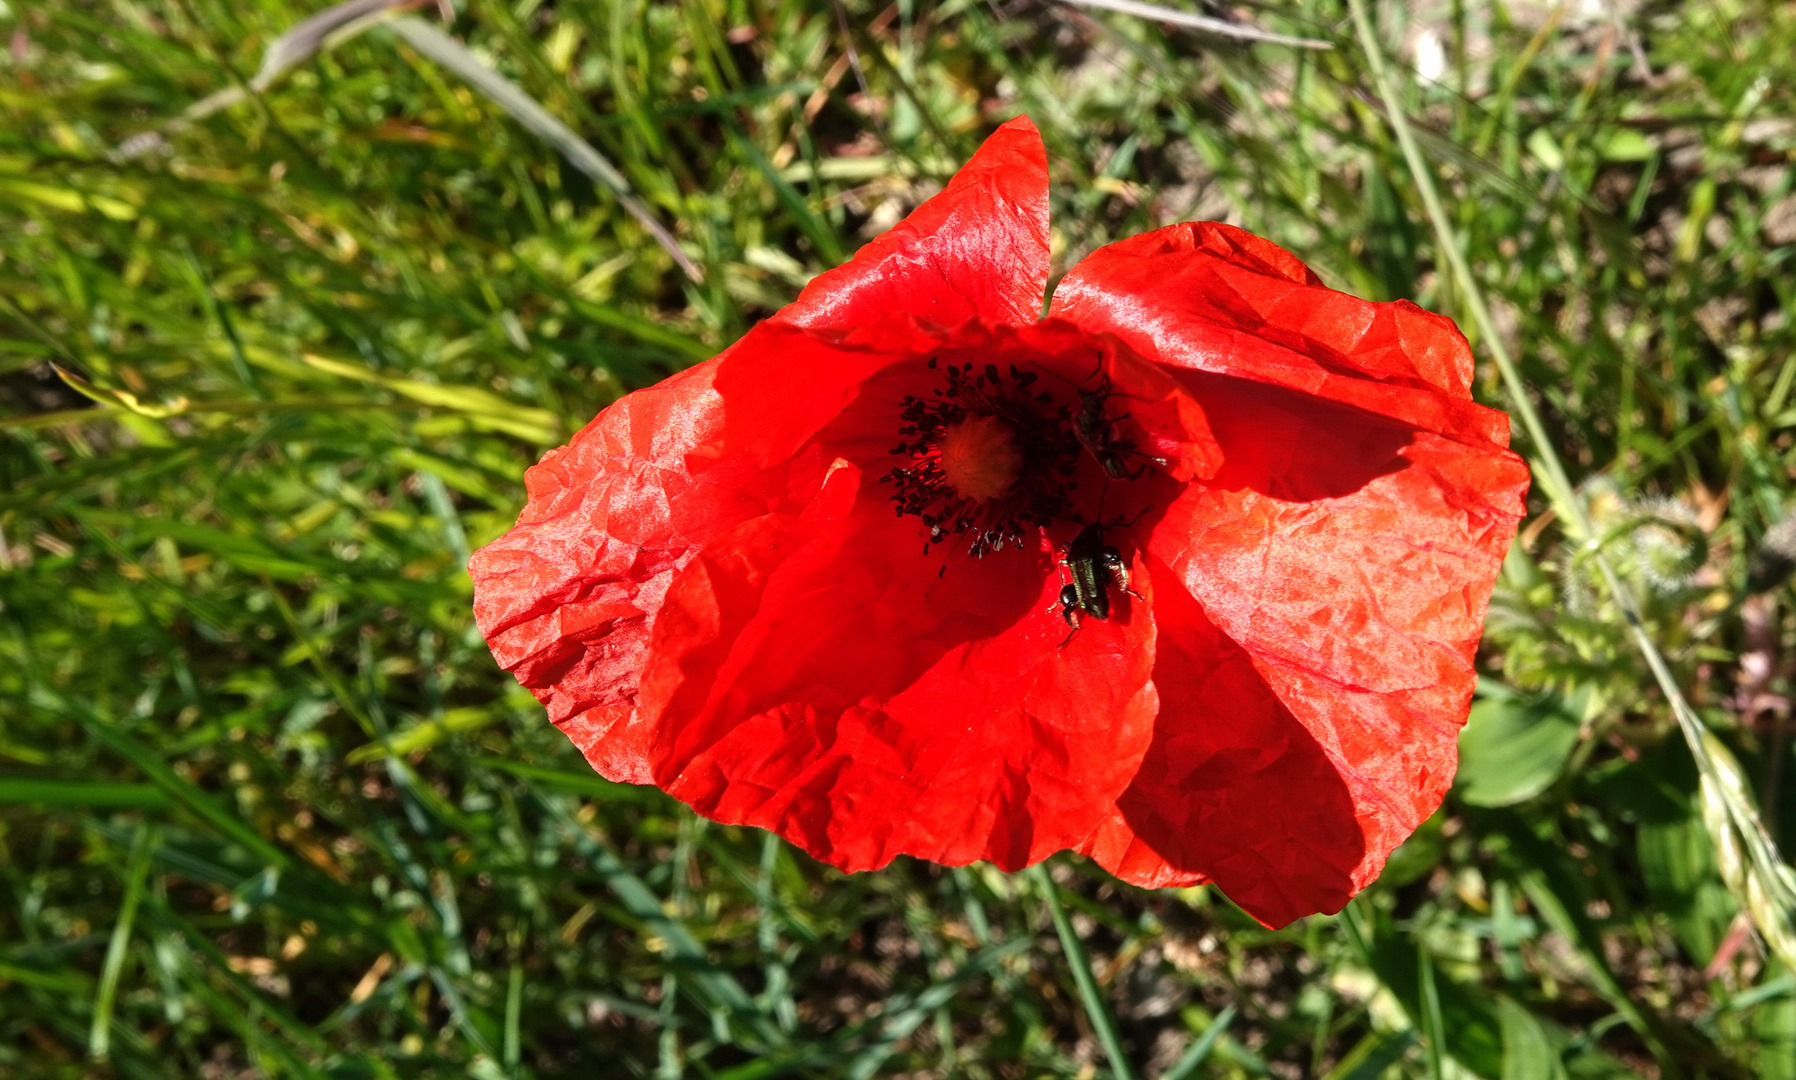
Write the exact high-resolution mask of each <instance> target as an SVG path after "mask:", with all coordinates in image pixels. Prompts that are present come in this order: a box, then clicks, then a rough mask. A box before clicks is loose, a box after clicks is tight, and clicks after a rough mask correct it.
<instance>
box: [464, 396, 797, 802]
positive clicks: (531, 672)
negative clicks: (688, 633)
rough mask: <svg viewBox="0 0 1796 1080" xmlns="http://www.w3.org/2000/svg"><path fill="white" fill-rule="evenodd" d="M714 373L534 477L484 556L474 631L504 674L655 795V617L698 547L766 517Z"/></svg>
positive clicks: (578, 443) (643, 401)
mask: <svg viewBox="0 0 1796 1080" xmlns="http://www.w3.org/2000/svg"><path fill="white" fill-rule="evenodd" d="M716 370H717V366H716V361H710V362H707V363H705V364H701V365H699V366H698V367H695V368H691V369H689V370H687V371H685V372H682V373H681V374H679V375H676V376H674V377H673V378H670V379H668V380H666V381H664V382H662V383H661V384H659V385H657V386H655V387H652V388H650V389H648V390H640V391H638V392H636V393H634V394H630V395H628V396H626V397H624V398H621V399H619V400H618V401H617V402H615V403H614V404H612V405H611V406H610V407H608V408H606V409H605V410H604V411H603V412H601V413H600V414H599V415H598V416H597V417H596V418H595V419H594V420H593V422H592V423H590V424H588V425H587V426H586V428H585V429H584V430H582V431H581V432H580V433H579V434H577V435H575V436H574V438H573V440H572V441H571V442H569V443H568V445H566V446H564V447H561V448H559V449H557V450H552V451H550V452H549V454H548V455H546V456H545V457H544V458H543V460H542V461H541V462H539V463H538V464H537V465H536V466H534V467H533V468H531V469H530V471H529V472H528V473H526V474H525V486H526V490H527V493H528V502H527V504H526V506H525V507H524V511H523V514H522V515H521V516H520V517H519V519H518V523H517V525H516V526H515V527H513V528H512V530H511V531H510V532H508V533H506V534H505V535H504V536H502V537H500V538H499V539H498V540H495V541H494V542H493V543H491V544H489V545H487V546H486V547H484V548H482V549H481V550H479V551H478V552H475V554H474V557H473V558H472V559H470V560H469V562H468V573H469V574H470V575H471V576H472V577H473V579H474V619H475V622H476V623H477V624H478V625H479V627H480V632H481V633H482V634H484V635H485V636H486V639H487V643H488V645H489V646H490V647H491V649H492V652H493V657H494V659H496V660H497V661H498V662H499V666H500V667H502V668H504V669H506V670H507V671H510V672H511V673H512V674H513V675H515V676H516V677H517V679H518V681H519V682H520V683H522V684H523V685H524V686H526V687H528V688H529V689H530V690H531V691H532V692H533V693H535V694H536V696H537V698H538V699H539V700H541V701H542V703H543V705H544V706H545V707H546V708H547V709H548V713H549V718H550V719H551V720H552V721H553V722H554V723H555V725H556V726H557V727H559V728H561V729H562V730H563V731H564V732H566V733H567V735H568V737H569V738H571V739H572V740H573V741H574V743H575V745H577V746H578V747H579V748H580V750H581V752H582V753H584V754H585V755H586V757H587V760H588V761H590V762H591V763H592V766H593V768H594V769H596V770H598V772H599V773H600V774H601V775H603V776H605V777H607V778H609V779H612V780H618V781H626V782H629V783H637V784H646V783H649V782H650V779H651V778H650V775H649V765H648V760H647V758H646V756H645V754H646V750H647V745H648V743H647V739H648V731H647V728H646V727H645V726H644V725H643V724H642V723H640V722H639V718H637V716H636V692H637V679H638V676H639V674H640V672H641V670H642V664H643V660H644V656H645V653H646V650H647V648H648V641H649V627H650V624H651V623H652V622H653V617H654V612H655V611H656V609H658V608H659V607H660V605H661V597H662V595H663V594H664V593H665V592H666V591H667V586H668V583H669V582H670V581H671V580H672V578H673V573H674V571H675V570H677V569H678V568H679V567H680V566H682V565H684V564H685V562H686V560H687V559H689V558H691V556H692V553H693V552H694V550H696V547H697V545H698V544H701V543H703V542H704V541H705V540H707V539H708V538H710V537H711V536H713V535H715V534H716V533H717V532H720V531H722V530H724V529H727V528H729V527H730V526H732V525H734V524H735V523H736V522H738V521H741V520H743V519H745V518H749V517H755V516H758V515H761V514H765V513H766V512H767V508H768V499H769V493H767V492H764V491H762V490H760V489H757V488H756V486H755V482H756V480H757V479H758V478H760V476H761V473H760V472H759V471H758V470H755V469H753V468H752V467H750V466H749V464H748V463H747V462H741V461H733V460H729V459H726V458H719V457H716V456H714V455H712V454H710V453H709V452H708V451H707V450H706V443H707V442H708V441H709V440H712V439H713V438H714V437H715V436H716V434H717V433H718V431H719V430H721V427H722V399H721V398H720V397H719V396H718V395H717V393H716V391H715V390H714V389H713V388H712V376H713V375H714V374H715V373H716Z"/></svg>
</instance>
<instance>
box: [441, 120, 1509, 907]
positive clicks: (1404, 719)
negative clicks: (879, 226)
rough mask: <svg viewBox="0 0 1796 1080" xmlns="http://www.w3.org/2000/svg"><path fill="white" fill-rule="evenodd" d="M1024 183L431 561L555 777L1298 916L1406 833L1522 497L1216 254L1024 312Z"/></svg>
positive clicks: (1293, 308) (1333, 315)
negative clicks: (659, 791)
mask: <svg viewBox="0 0 1796 1080" xmlns="http://www.w3.org/2000/svg"><path fill="white" fill-rule="evenodd" d="M1048 265H1049V258H1048V198H1047V165H1046V155H1045V153H1044V151H1043V148H1042V143H1041V139H1040V137H1039V135H1037V133H1036V130H1035V128H1034V127H1033V126H1032V125H1031V124H1030V123H1029V121H1028V120H1026V119H1017V120H1013V121H1011V122H1010V123H1008V124H1006V125H1004V127H1002V128H1001V129H999V131H998V132H997V133H996V134H995V135H993V136H992V138H991V139H990V140H989V141H988V142H987V143H986V144H985V146H984V147H983V148H982V149H981V150H980V151H979V153H978V154H977V155H976V156H975V157H974V158H973V160H972V161H970V162H969V163H968V164H967V166H966V167H965V168H964V169H962V170H961V171H960V173H959V174H958V175H957V176H956V177H955V178H954V179H953V181H952V182H950V183H949V185H948V187H947V188H946V190H944V191H943V192H942V193H941V194H940V195H938V196H936V197H935V198H933V199H931V200H929V201H928V202H927V203H925V204H923V205H922V206H921V207H919V208H918V209H917V211H916V212H915V213H913V214H912V215H911V216H910V217H909V218H908V219H907V220H905V221H904V222H903V223H902V224H900V225H899V226H898V227H897V228H895V229H893V230H892V231H890V232H888V233H886V234H885V235H883V236H881V237H879V238H878V239H877V240H874V241H873V242H871V243H869V244H868V245H867V246H866V247H865V248H863V249H862V250H861V252H860V253H859V254H858V255H856V256H855V258H854V259H853V260H852V261H851V262H849V263H848V264H847V265H846V266H843V267H840V268H838V269H836V270H834V271H831V272H829V273H826V274H823V275H822V276H820V277H818V278H817V279H816V280H815V281H813V282H812V283H811V284H810V286H809V287H807V288H806V289H805V290H804V293H803V294H802V295H801V296H800V297H799V299H798V300H797V302H795V303H794V304H792V305H791V306H790V307H787V308H786V309H784V310H783V311H781V312H780V313H779V314H777V315H775V316H774V317H772V318H770V319H767V320H766V321H764V322H762V323H761V324H760V325H758V326H756V327H755V328H754V329H753V330H751V331H750V332H749V333H748V334H747V335H746V336H744V337H743V338H742V340H741V341H739V342H737V343H736V344H735V345H733V346H732V347H730V348H729V349H727V350H726V351H725V352H724V353H723V354H722V355H720V356H718V357H716V358H715V359H713V360H710V361H708V362H706V363H704V364H700V365H699V366H697V367H695V368H692V369H691V370H688V371H685V372H683V373H681V374H679V375H676V376H674V377H673V378H670V379H668V380H666V381H665V382H663V383H661V384H660V385H659V386H656V387H653V388H651V389H648V390H643V391H639V392H637V393H634V394H631V395H629V396H627V397H625V398H623V399H622V400H620V401H618V402H617V403H616V404H614V405H612V406H610V407H609V408H607V409H606V410H605V411H604V412H602V413H600V414H599V416H598V418H597V419H595V420H594V421H593V422H592V423H591V424H590V425H588V426H587V428H586V429H585V430H584V431H582V432H580V434H579V435H577V436H575V437H574V439H573V441H572V442H571V443H569V444H568V445H567V446H565V447H562V448H561V449H559V450H556V451H553V452H551V453H550V454H549V455H548V456H547V457H545V458H544V459H543V461H542V463H541V464H539V465H537V466H536V467H535V468H533V469H531V470H530V472H529V474H528V476H527V478H526V484H527V487H528V492H529V503H528V505H527V506H526V507H525V508H524V512H523V515H522V517H521V518H520V519H519V521H518V524H517V527H516V528H514V529H513V530H512V531H511V532H509V533H507V534H506V535H505V536H503V537H501V538H500V539H499V540H498V541H496V542H495V543H493V544H492V545H490V546H488V547H486V548H485V549H483V550H482V551H481V552H479V553H478V554H477V555H476V556H475V557H474V560H473V562H472V564H471V566H470V569H471V572H472V574H473V577H474V582H475V614H476V617H477V619H478V621H479V624H480V628H481V630H482V632H484V633H485V635H486V637H487V640H488V642H489V643H490V644H491V646H492V650H493V655H494V656H495V657H496V658H497V659H498V661H499V663H500V664H501V665H502V666H503V667H505V668H506V669H508V670H510V671H511V672H513V673H514V674H515V675H516V676H517V677H518V679H519V680H520V681H521V682H522V683H523V684H524V685H525V686H527V687H529V688H530V689H531V690H533V691H534V692H535V693H536V695H537V696H538V697H539V698H540V699H541V700H542V701H543V703H544V704H545V705H546V706H547V707H548V711H549V715H550V717H551V719H552V720H553V721H554V722H555V723H556V724H557V725H558V726H559V727H560V728H561V729H562V730H563V731H565V732H566V733H567V734H568V735H569V736H570V737H571V738H572V739H573V740H574V742H575V743H576V745H578V746H579V747H580V749H581V751H582V752H584V753H585V754H586V756H587V759H588V760H589V761H590V762H591V763H592V765H593V767H594V768H595V769H597V770H598V771H599V772H600V773H602V774H604V775H605V776H607V777H610V778H612V779H614V780H621V781H629V782H632V783H653V784H657V785H659V786H660V787H662V788H663V789H665V790H666V791H668V792H669V793H671V794H673V795H675V796H676V797H678V798H680V799H682V800H684V801H685V802H687V803H689V804H691V805H692V807H693V808H694V809H696V810H698V811H699V812H700V813H702V814H705V815H706V816H708V817H712V818H715V819H717V820H719V821H725V822H734V823H743V824H751V825H759V826H762V827H764V828H768V829H772V830H774V831H776V832H778V833H779V834H780V835H781V836H784V837H786V838H787V839H788V840H790V841H792V842H793V843H795V844H798V845H799V846H800V847H803V848H804V849H805V850H807V851H809V852H811V853H812V854H813V855H816V856H817V857H818V858H820V859H823V860H825V861H827V862H829V863H832V864H834V865H835V866H838V867H841V868H842V869H844V870H868V869H874V868H877V867H880V866H883V865H885V864H886V863H887V862H889V861H890V860H891V859H892V858H893V857H894V856H895V855H898V854H901V853H903V854H910V855H915V856H919V857H922V858H926V859H933V860H935V861H938V862H944V863H955V864H959V863H966V862H970V861H973V860H976V859H987V860H990V861H991V862H993V863H996V864H997V865H998V866H1000V867H1004V868H1006V869H1016V868H1020V867H1022V866H1025V865H1027V864H1030V863H1033V862H1035V861H1037V860H1040V859H1042V858H1045V857H1046V856H1048V855H1049V854H1052V853H1053V852H1056V851H1060V850H1062V849H1069V848H1070V849H1073V850H1076V851H1080V852H1083V853H1085V854H1087V855H1089V856H1090V857H1091V858H1093V859H1095V860H1096V861H1097V862H1098V863H1100V864H1101V865H1103V866H1104V867H1106V868H1107V869H1109V870H1110V871H1111V872H1112V873H1114V874H1116V875H1117V876H1118V877H1120V878H1122V879H1123V880H1125V881H1130V882H1133V883H1136V884H1139V885H1145V886H1161V885H1174V884H1191V883H1195V882H1198V881H1202V880H1205V879H1210V880H1214V881H1215V882H1216V883H1217V884H1218V885H1219V886H1221V887H1222V888H1223V890H1224V891H1226V892H1227V893H1228V895H1229V896H1230V897H1231V898H1232V899H1234V900H1235V901H1236V902H1237V903H1239V904H1240V905H1241V906H1242V907H1244V908H1245V909H1246V910H1247V911H1249V912H1251V913H1252V914H1253V915H1255V916H1256V917H1258V918H1259V919H1261V920H1263V921H1264V922H1266V923H1268V924H1272V925H1280V924H1283V923H1285V922H1288V921H1290V920H1291V919H1293V918H1296V917H1298V916H1300V915H1303V914H1306V913H1310V912H1316V911H1336V910H1338V909H1339V908H1340V907H1341V905H1342V904H1343V903H1345V902H1346V900H1347V899H1348V897H1350V896H1351V895H1352V894H1353V893H1354V892H1355V891H1357V890H1358V889H1359V888H1361V887H1362V886H1364V885H1365V884H1366V883H1367V882H1368V881H1370V880H1371V879H1372V878H1374V877H1375V876H1377V874H1378V871H1379V869H1380V868H1381V867H1382V866H1383V864H1384V860H1385V857H1386V856H1387V855H1388V854H1389V852H1390V851H1391V849H1392V848H1394V847H1395V846H1396V845H1397V844H1398V843H1400V842H1401V841H1402V840H1403V838H1404V837H1406V836H1407V835H1408V834H1409V833H1410V832H1411V831H1412V830H1413V829H1414V828H1415V827H1416V826H1417V824H1419V823H1420V822H1421V821H1422V820H1423V818H1425V817H1427V815H1428V814H1429V813H1431V812H1432V811H1433V810H1434V808H1435V807H1436V806H1437V805H1438V804H1439V803H1440V800H1441V797H1442V795H1443V794H1444V792H1445V791H1446V789H1447V786H1448V785H1449V783H1451V780H1452V776H1453V769H1454V761H1455V740H1456V736H1457V734H1458V729H1459V726H1460V724H1461V723H1463V722H1464V719H1465V715H1466V709H1467V705H1468V701H1469V698H1470V694H1471V690H1472V683H1473V673H1472V663H1471V662H1472V652H1473V649H1474V648H1475V646H1476V644H1477V641H1478V635H1479V631H1480V626H1481V622H1482V619H1483V615H1484V610H1485V606H1486V603H1487V601H1488V598H1489V594H1490V589H1491V585H1492V582H1493V580H1494V579H1495V576H1496V573H1497V569H1498V564H1499V561H1500V560H1501V558H1502V556H1503V553H1504V550H1505V548H1506V547H1507V545H1508V543H1509V540H1510V537H1511V536H1512V535H1513V533H1514V530H1515V526H1516V523H1517V521H1518V519H1519V517H1520V515H1521V513H1522V495H1523V492H1524V490H1525V488H1526V483H1527V474H1526V470H1525V468H1524V466H1523V465H1522V463H1521V461H1520V460H1519V459H1518V458H1517V457H1516V456H1515V455H1514V454H1512V453H1510V452H1509V451H1508V450H1507V449H1506V446H1507V442H1508V421H1507V418H1506V417H1504V416H1503V414H1501V413H1498V412H1494V411H1492V410H1490V409H1486V408H1483V407H1481V406H1478V405H1476V404H1473V403H1472V401H1471V399H1470V393H1469V389H1468V387H1469V385H1470V380H1471V371H1472V362H1471V355H1470V353H1469V351H1468V350H1467V347H1466V343H1465V341H1464V339H1463V338H1462V337H1461V336H1460V335H1459V333H1458V331H1457V330H1456V329H1455V328H1454V326H1453V324H1452V323H1451V322H1450V321H1449V320H1447V319H1445V318H1442V317H1441V316H1438V315H1433V314H1430V313H1428V312H1426V311H1423V310H1421V309H1420V308H1417V307H1416V306H1415V305H1413V304H1409V303H1407V302H1402V301H1399V302H1396V303H1388V304H1385V303H1371V302H1368V301H1364V300H1359V299H1356V298H1354V297H1351V296H1347V295H1345V294H1342V293H1339V292H1335V291H1333V290H1331V289H1328V288H1326V287H1324V286H1323V285H1322V284H1321V283H1320V281H1319V280H1318V279H1317V278H1316V276H1315V275H1314V274H1312V273H1311V272H1310V271H1309V269H1308V268H1306V267H1305V266H1304V265H1303V264H1302V263H1301V262H1299V261H1298V260H1297V259H1296V258H1294V257H1292V256H1291V255H1290V254H1288V253H1287V252H1285V251H1283V250H1281V249H1280V248H1278V247H1275V246H1274V245H1272V244H1271V243H1268V242H1267V241H1265V240H1261V239H1259V238H1258V237H1255V236H1252V235H1250V234H1248V233H1245V232H1242V231H1241V230H1239V229H1235V228H1232V227H1230V226H1227V225H1219V224H1214V223H1201V224H1187V225H1177V226H1173V227H1170V228H1166V229H1161V230H1158V231H1156V232H1152V233H1148V234H1146V235H1143V236H1138V237H1135V238H1133V239H1130V240H1125V241H1122V242H1120V243H1116V244H1112V245H1110V246H1109V247H1106V248H1102V249H1100V250H1098V251H1097V252H1095V253H1093V254H1092V255H1091V256H1090V257H1088V258H1087V259H1085V260H1084V261H1083V262H1081V263H1079V264H1078V265H1077V266H1075V267H1074V268H1073V270H1072V271H1071V272H1070V273H1069V274H1067V276H1066V277H1065V278H1064V279H1063V280H1062V281H1061V282H1060V284H1059V286H1058V287H1057V288H1056V289H1055V291H1054V296H1053V302H1052V304H1051V305H1050V306H1049V308H1048V313H1047V315H1046V316H1045V317H1042V316H1041V310H1042V299H1043V296H1044V293H1045V291H1046V287H1047V283H1048Z"/></svg>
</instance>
